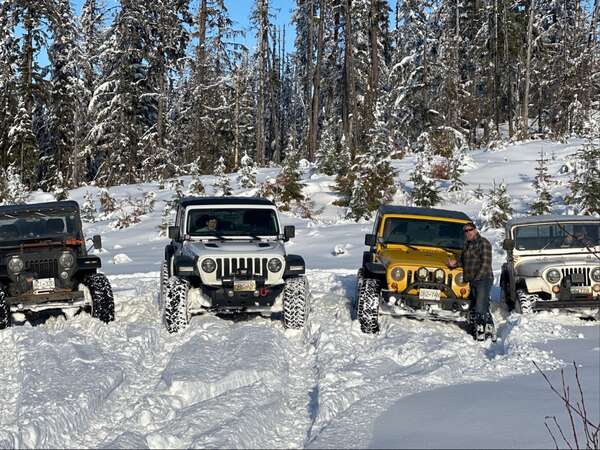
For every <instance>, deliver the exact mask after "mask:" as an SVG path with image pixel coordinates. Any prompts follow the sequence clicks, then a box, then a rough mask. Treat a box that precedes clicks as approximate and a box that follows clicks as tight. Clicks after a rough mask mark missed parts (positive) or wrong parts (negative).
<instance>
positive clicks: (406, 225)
mask: <svg viewBox="0 0 600 450" xmlns="http://www.w3.org/2000/svg"><path fill="white" fill-rule="evenodd" d="M463 225H464V224H463V223H456V222H443V221H439V220H419V219H404V218H394V217H390V218H389V219H386V220H385V224H384V228H383V243H385V244H403V245H407V246H414V245H423V246H427V247H444V248H452V249H462V248H463V245H464V242H465V238H464V233H463Z"/></svg>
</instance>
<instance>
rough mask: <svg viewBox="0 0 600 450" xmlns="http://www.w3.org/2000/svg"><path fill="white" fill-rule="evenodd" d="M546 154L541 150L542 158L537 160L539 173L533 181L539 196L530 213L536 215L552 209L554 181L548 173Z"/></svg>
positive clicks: (546, 212) (547, 212)
mask: <svg viewBox="0 0 600 450" xmlns="http://www.w3.org/2000/svg"><path fill="white" fill-rule="evenodd" d="M544 156H545V154H544V152H543V151H540V159H538V160H537V163H538V165H537V167H536V168H535V171H536V172H537V174H536V176H535V178H534V180H533V183H532V184H533V188H534V189H535V192H536V195H537V197H536V201H535V202H534V203H533V204H532V205H531V207H530V209H529V213H530V214H532V215H534V216H541V215H543V214H549V213H550V212H551V211H552V195H551V194H550V191H549V188H550V186H551V184H552V181H551V178H550V174H549V173H548V164H547V163H548V160H547V159H546V158H545V157H544Z"/></svg>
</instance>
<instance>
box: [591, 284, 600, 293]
mask: <svg viewBox="0 0 600 450" xmlns="http://www.w3.org/2000/svg"><path fill="white" fill-rule="evenodd" d="M592 291H594V292H600V284H595V285H593V286H592Z"/></svg>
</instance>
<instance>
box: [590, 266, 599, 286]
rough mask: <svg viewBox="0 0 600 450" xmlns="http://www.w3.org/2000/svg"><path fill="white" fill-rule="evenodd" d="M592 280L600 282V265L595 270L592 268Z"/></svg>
mask: <svg viewBox="0 0 600 450" xmlns="http://www.w3.org/2000/svg"><path fill="white" fill-rule="evenodd" d="M592 280H594V281H595V282H596V283H600V267H596V268H595V269H594V270H592Z"/></svg>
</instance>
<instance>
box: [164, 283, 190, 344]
mask: <svg viewBox="0 0 600 450" xmlns="http://www.w3.org/2000/svg"><path fill="white" fill-rule="evenodd" d="M189 288H190V285H189V283H188V282H187V281H186V280H184V279H182V278H179V277H171V278H169V279H168V280H167V282H166V284H165V289H164V299H163V308H164V309H163V322H164V323H165V327H166V328H167V331H168V332H169V333H178V332H179V331H182V330H184V329H185V328H186V327H187V326H188V325H189V323H190V314H189V312H188V307H187V296H188V291H189Z"/></svg>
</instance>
